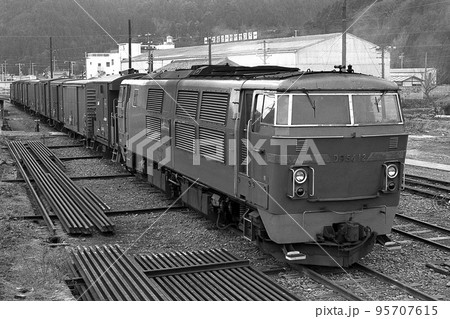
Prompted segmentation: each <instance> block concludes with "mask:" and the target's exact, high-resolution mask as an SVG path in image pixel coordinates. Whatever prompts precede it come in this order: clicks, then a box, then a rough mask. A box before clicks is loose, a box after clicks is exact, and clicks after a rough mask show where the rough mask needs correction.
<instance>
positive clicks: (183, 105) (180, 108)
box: [175, 91, 198, 120]
mask: <svg viewBox="0 0 450 319" xmlns="http://www.w3.org/2000/svg"><path fill="white" fill-rule="evenodd" d="M197 106H198V92H194V91H178V97H177V109H176V111H175V113H176V115H179V116H183V117H189V118H191V119H194V120H195V119H196V118H197Z"/></svg>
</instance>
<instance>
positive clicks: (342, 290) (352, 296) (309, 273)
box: [291, 264, 364, 301]
mask: <svg viewBox="0 0 450 319" xmlns="http://www.w3.org/2000/svg"><path fill="white" fill-rule="evenodd" d="M291 267H292V268H293V269H296V270H299V271H300V272H301V273H303V274H305V275H306V276H308V277H310V278H311V279H312V280H314V281H316V282H318V283H319V284H322V285H324V286H326V287H328V288H329V289H331V290H333V291H335V292H337V293H338V294H340V295H341V296H342V297H344V298H346V299H347V300H351V301H364V299H363V298H361V297H359V296H357V295H355V294H353V293H351V292H350V291H348V290H347V289H345V288H343V287H341V286H339V285H338V284H336V283H334V282H333V281H332V280H329V279H328V278H326V277H325V276H322V275H321V274H319V273H318V272H317V271H315V270H313V269H311V268H310V267H308V266H303V265H296V264H292V265H291Z"/></svg>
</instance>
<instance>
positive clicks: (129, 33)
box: [128, 19, 132, 69]
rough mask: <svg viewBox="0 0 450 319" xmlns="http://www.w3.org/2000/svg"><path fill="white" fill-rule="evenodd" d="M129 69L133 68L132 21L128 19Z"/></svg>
mask: <svg viewBox="0 0 450 319" xmlns="http://www.w3.org/2000/svg"><path fill="white" fill-rule="evenodd" d="M128 68H129V69H131V68H132V62H131V20H129V19H128Z"/></svg>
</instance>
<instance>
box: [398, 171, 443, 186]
mask: <svg viewBox="0 0 450 319" xmlns="http://www.w3.org/2000/svg"><path fill="white" fill-rule="evenodd" d="M405 178H407V179H413V180H422V181H427V182H430V183H436V184H441V185H445V186H450V182H448V181H444V180H442V179H434V178H430V177H424V176H418V175H413V174H406V175H405Z"/></svg>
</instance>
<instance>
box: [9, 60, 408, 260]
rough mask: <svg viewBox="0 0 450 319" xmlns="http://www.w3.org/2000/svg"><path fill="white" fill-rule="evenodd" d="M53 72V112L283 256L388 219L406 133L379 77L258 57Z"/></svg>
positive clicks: (347, 255)
mask: <svg viewBox="0 0 450 319" xmlns="http://www.w3.org/2000/svg"><path fill="white" fill-rule="evenodd" d="M114 81H115V82H114ZM53 82H54V83H55V85H56V84H58V85H61V86H62V87H63V90H62V92H61V93H62V97H58V98H57V100H58V101H59V100H61V99H62V107H58V108H57V109H58V110H61V112H64V116H63V117H59V122H60V123H61V125H64V126H66V127H67V128H70V129H71V130H75V127H74V126H73V123H71V120H70V117H69V116H68V115H66V114H76V115H73V116H76V117H77V119H78V122H77V123H78V124H77V125H78V126H77V127H76V130H75V131H76V132H78V133H79V134H82V135H84V136H86V138H87V139H88V140H92V141H94V142H96V143H100V144H103V145H105V146H106V147H108V148H111V149H112V150H113V155H114V157H117V158H120V159H122V161H123V162H124V164H125V165H126V167H127V168H129V169H130V170H133V171H136V172H140V173H142V174H145V176H147V177H148V180H149V182H151V183H152V184H154V185H155V186H157V187H159V188H160V189H162V190H163V191H165V192H167V193H169V194H171V195H172V196H175V197H180V198H181V199H182V201H183V202H184V203H185V204H186V205H188V206H190V207H192V208H193V209H195V210H197V211H200V212H202V213H204V214H206V215H208V216H210V217H212V218H214V220H215V221H216V223H217V226H218V227H220V228H222V227H227V226H229V225H235V226H236V227H238V228H240V229H241V231H242V234H243V236H244V237H245V238H246V239H248V240H252V241H257V242H258V244H260V245H262V246H264V247H265V248H266V249H270V250H276V251H279V252H281V253H282V255H283V257H284V258H285V259H286V260H288V261H290V262H294V263H302V264H314V265H326V266H338V265H340V266H349V265H351V264H353V263H355V262H356V261H358V260H359V259H360V258H362V257H364V256H365V255H366V254H368V253H369V252H370V251H371V250H372V248H373V245H374V243H375V241H376V239H377V237H378V238H382V237H383V236H385V235H387V234H389V233H390V231H391V227H392V224H393V219H394V216H395V213H396V210H397V206H398V203H399V197H400V190H401V188H402V185H403V181H404V162H405V155H406V145H407V134H406V133H405V128H404V122H403V117H402V112H401V108H400V99H399V95H398V87H397V85H396V84H394V83H392V82H389V81H386V80H383V79H379V78H375V77H372V76H368V75H363V74H357V73H354V72H353V70H352V69H351V68H349V69H348V70H345V69H342V68H341V69H339V70H338V71H330V72H309V71H307V72H302V71H299V70H298V69H295V68H284V67H272V66H262V67H230V66H198V67H194V68H192V69H189V70H177V71H168V72H162V73H153V74H150V75H145V76H143V75H136V74H134V75H127V76H123V77H115V78H114V79H109V80H108V79H105V80H102V79H101V78H100V79H95V80H87V81H81V83H80V81H61V80H59V82H58V81H53ZM77 82H78V83H77ZM112 82H114V83H115V84H114V85H113V84H112ZM28 85H33V84H31V83H23V81H22V82H15V83H14V84H13V87H12V90H11V99H12V101H13V102H15V103H16V104H24V103H28V102H25V101H27V99H26V98H25V97H24V95H25V92H28V91H27V90H25V89H24V87H27V86H28ZM66 86H67V87H69V88H72V87H74V86H85V87H86V89H85V91H84V93H80V95H79V96H78V95H77V94H71V95H70V94H69V93H65V90H64V87H66ZM50 87H51V84H50ZM100 90H102V91H100ZM49 92H50V93H51V90H50V91H49ZM100 92H102V93H100ZM89 94H90V95H89ZM65 99H71V102H70V103H72V104H70V103H69V101H65ZM74 99H76V100H77V101H78V102H77V103H81V104H78V106H76V105H75V102H74ZM50 100H51V99H50ZM80 101H81V102H80ZM57 103H58V102H56V105H57ZM83 103H84V106H82V104H83ZM69 104H70V106H69ZM24 105H26V104H24ZM66 105H67V107H66ZM26 106H27V107H29V108H32V106H31V105H26ZM41 109H42V108H41ZM44 109H45V107H44ZM80 110H81V111H80ZM83 112H84V113H83ZM41 114H43V113H41ZM44 114H48V115H50V116H52V112H47V113H44Z"/></svg>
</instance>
